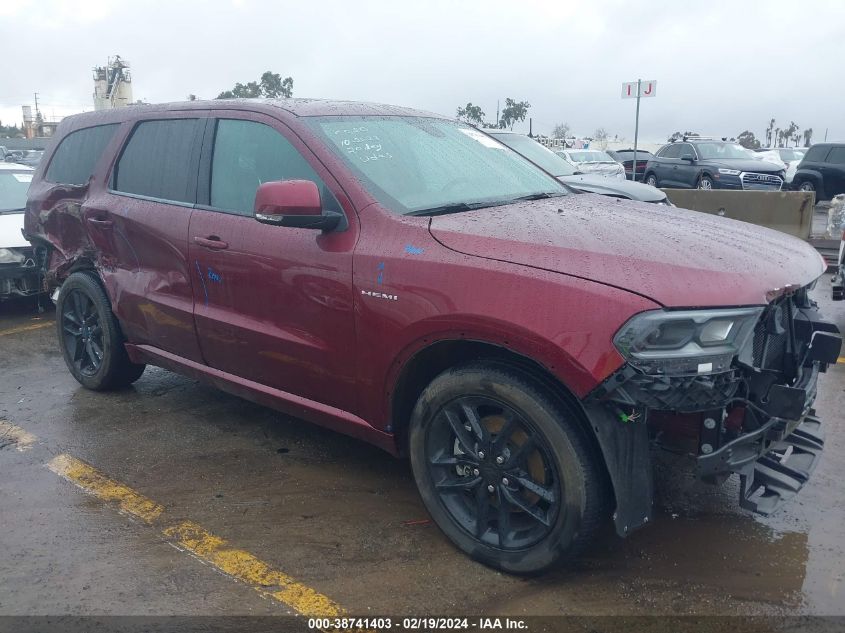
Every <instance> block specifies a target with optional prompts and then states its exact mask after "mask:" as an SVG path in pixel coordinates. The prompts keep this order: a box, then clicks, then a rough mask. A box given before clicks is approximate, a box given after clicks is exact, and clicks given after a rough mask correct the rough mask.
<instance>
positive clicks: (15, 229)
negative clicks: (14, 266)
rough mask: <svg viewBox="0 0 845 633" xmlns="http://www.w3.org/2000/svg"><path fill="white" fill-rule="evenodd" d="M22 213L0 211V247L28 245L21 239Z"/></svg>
mask: <svg viewBox="0 0 845 633" xmlns="http://www.w3.org/2000/svg"><path fill="white" fill-rule="evenodd" d="M23 218H24V214H23V213H0V248H20V247H24V246H29V245H30V244H29V242H27V241H26V240H25V239H23V235H22V234H21V229H22V228H23Z"/></svg>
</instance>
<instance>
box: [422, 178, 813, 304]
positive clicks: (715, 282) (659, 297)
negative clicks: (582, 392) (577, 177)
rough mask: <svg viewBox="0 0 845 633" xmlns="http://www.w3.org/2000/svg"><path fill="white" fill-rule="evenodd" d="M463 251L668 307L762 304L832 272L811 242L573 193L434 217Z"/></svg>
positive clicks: (448, 241) (450, 243) (436, 229)
mask: <svg viewBox="0 0 845 633" xmlns="http://www.w3.org/2000/svg"><path fill="white" fill-rule="evenodd" d="M430 231H431V234H432V236H433V237H434V239H436V240H437V241H438V242H440V243H441V244H443V245H444V246H445V247H447V248H450V249H452V250H454V251H457V252H459V253H464V254H467V255H474V256H477V257H483V258H487V259H494V260H499V261H506V262H512V263H516V264H522V265H525V266H531V267H534V268H541V269H544V270H551V271H555V272H559V273H563V274H565V275H572V276H575V277H580V278H583V279H589V280H592V281H596V282H599V283H603V284H607V285H610V286H615V287H617V288H621V289H623V290H628V291H630V292H634V293H636V294H639V295H642V296H645V297H648V298H650V299H652V300H654V301H656V302H658V303H660V304H662V305H664V306H667V307H699V306H700V307H714V306H745V305H762V304H765V303H767V301H768V300H769V299H770V298H771V297H770V296H769V297H767V294H768V293H772V292H776V291H777V290H778V289H782V288H784V287H785V286H788V285H796V286H804V285H807V284H809V283H810V282H812V281H813V280H815V279H816V278H817V277H819V276H820V275H821V274H822V273H823V272H824V262H823V260H822V258H821V256H820V255H819V254H818V253H817V252H816V250H815V249H813V248H812V247H811V246H810V245H809V244H807V243H805V242H803V241H801V240H799V239H797V238H794V237H791V236H789V235H786V234H785V233H780V232H778V231H774V230H771V229H765V228H762V227H758V226H755V225H753V224H748V223H747V222H740V221H737V220H730V219H727V218H721V217H719V216H714V215H707V214H704V213H698V212H697V211H688V210H686V209H678V208H676V207H668V206H664V205H654V204H645V203H642V202H633V201H629V200H621V199H618V198H616V199H614V198H608V197H603V196H597V195H592V194H583V195H570V196H565V197H562V198H549V199H545V200H537V201H532V202H525V203H519V204H512V205H507V206H502V207H492V208H487V209H476V210H474V211H467V212H464V213H456V214H452V215H443V216H435V217H432V218H431V223H430Z"/></svg>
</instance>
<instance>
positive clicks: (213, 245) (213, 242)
mask: <svg viewBox="0 0 845 633" xmlns="http://www.w3.org/2000/svg"><path fill="white" fill-rule="evenodd" d="M194 244H196V245H197V246H202V247H204V248H210V249H211V250H215V251H222V250H223V249H226V248H229V243H228V242H224V241H223V240H221V239H220V238H219V237H216V236H213V235H212V236H210V237H194Z"/></svg>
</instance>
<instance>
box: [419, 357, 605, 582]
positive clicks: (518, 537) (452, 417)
mask: <svg viewBox="0 0 845 633" xmlns="http://www.w3.org/2000/svg"><path fill="white" fill-rule="evenodd" d="M577 416H578V413H577V412H576V411H574V410H573V409H572V408H571V407H569V406H567V405H566V404H565V403H564V402H562V401H560V400H559V399H557V398H555V397H554V396H553V395H552V394H551V393H549V392H548V391H547V390H546V389H544V388H543V387H541V386H540V385H538V384H536V383H535V382H534V381H533V380H532V379H531V378H529V377H528V376H527V375H526V374H524V373H523V372H521V371H518V370H515V369H512V368H510V367H507V366H502V365H496V364H472V365H467V366H464V367H459V368H455V369H450V370H448V371H446V372H444V373H442V374H440V375H439V376H438V377H437V378H435V379H434V380H433V381H432V382H431V384H430V385H429V386H428V387H427V388H426V389H425V390H424V391H423V393H422V395H421V396H420V398H419V400H418V401H417V404H416V406H415V407H414V410H413V413H412V415H411V423H410V433H409V453H410V458H411V467H412V469H413V472H414V478H415V479H416V482H417V487H418V489H419V491H420V495H421V497H422V500H423V503H425V506H426V508H427V509H428V511H429V513H430V514H431V516H432V518H433V519H434V521H435V523H437V525H438V526H439V527H440V529H441V530H442V531H443V532H444V533H445V534H446V536H447V537H449V539H450V540H451V541H452V542H453V543H454V544H455V545H456V546H457V547H458V548H459V549H461V550H463V551H464V552H465V553H466V554H468V555H469V556H470V557H472V558H474V559H475V560H477V561H479V562H481V563H483V564H485V565H489V566H490V567H494V568H496V569H500V570H502V571H505V572H509V573H514V574H536V573H539V572H542V571H544V570H546V569H549V568H550V567H553V566H556V565H559V564H562V563H563V562H565V561H567V560H571V559H572V558H574V557H575V556H577V554H578V553H580V552H581V551H582V550H583V549H584V548H585V547H586V546H587V545H588V544H589V543H590V542H591V540H592V538H593V536H594V535H595V533H596V531H597V528H598V526H599V525H600V523H601V522H602V521H604V520H606V519H607V516H608V510H607V508H608V507H609V506H608V501H609V495H608V486H607V484H606V475H605V471H604V468H603V465H602V463H601V461H600V458H598V457H597V456H596V454H595V452H594V450H593V448H592V445H591V444H590V442H589V441H588V440H587V438H586V436H585V434H584V431H583V429H582V426H581V424H580V421H579V419H578V417H577Z"/></svg>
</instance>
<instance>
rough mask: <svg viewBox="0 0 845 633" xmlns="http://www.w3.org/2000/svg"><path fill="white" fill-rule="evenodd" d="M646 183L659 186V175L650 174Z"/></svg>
mask: <svg viewBox="0 0 845 633" xmlns="http://www.w3.org/2000/svg"><path fill="white" fill-rule="evenodd" d="M645 184H647V185H649V186H650V187H657V176H655V175H654V174H648V175H647V176H646V177H645Z"/></svg>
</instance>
